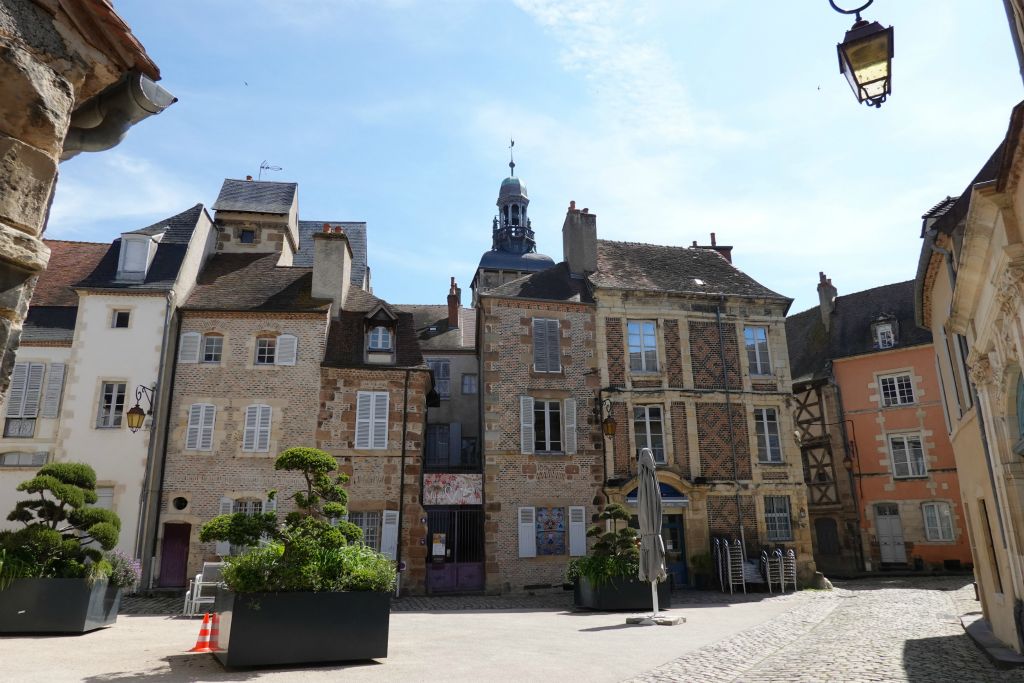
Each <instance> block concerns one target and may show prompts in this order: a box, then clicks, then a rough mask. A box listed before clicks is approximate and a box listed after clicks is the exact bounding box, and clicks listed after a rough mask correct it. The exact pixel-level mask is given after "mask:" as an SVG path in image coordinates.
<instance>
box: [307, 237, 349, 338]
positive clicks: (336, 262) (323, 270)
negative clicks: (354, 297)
mask: <svg viewBox="0 0 1024 683" xmlns="http://www.w3.org/2000/svg"><path fill="white" fill-rule="evenodd" d="M351 275H352V248H351V247H350V246H349V244H348V237H347V236H346V235H345V231H344V230H342V229H341V228H340V227H334V228H332V227H331V226H330V225H329V224H326V223H325V224H324V230H323V232H317V233H314V234H313V288H312V295H313V297H314V298H316V299H330V300H331V302H332V303H331V316H332V317H334V318H337V317H338V316H339V314H340V313H341V309H342V307H343V306H344V305H345V298H346V297H347V296H348V288H349V282H350V277H351Z"/></svg>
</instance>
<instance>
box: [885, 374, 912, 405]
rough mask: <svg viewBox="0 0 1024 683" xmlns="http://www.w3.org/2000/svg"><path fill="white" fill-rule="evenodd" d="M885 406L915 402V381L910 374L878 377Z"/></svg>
mask: <svg viewBox="0 0 1024 683" xmlns="http://www.w3.org/2000/svg"><path fill="white" fill-rule="evenodd" d="M878 384H879V387H880V388H881V390H882V405H883V406H886V407H888V406H902V405H907V404H908V403H913V402H914V383H913V382H912V381H911V379H910V375H909V374H902V375H889V376H886V377H879V378H878Z"/></svg>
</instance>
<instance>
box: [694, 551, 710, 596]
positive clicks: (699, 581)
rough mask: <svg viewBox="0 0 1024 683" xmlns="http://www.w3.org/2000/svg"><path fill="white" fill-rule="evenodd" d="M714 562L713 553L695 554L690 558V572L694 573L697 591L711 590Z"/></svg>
mask: <svg viewBox="0 0 1024 683" xmlns="http://www.w3.org/2000/svg"><path fill="white" fill-rule="evenodd" d="M713 568H714V560H713V559H712V558H711V553H695V554H693V555H691V556H690V571H691V572H693V586H694V588H696V589H697V590H702V591H703V590H707V589H709V588H711V575H712V573H713Z"/></svg>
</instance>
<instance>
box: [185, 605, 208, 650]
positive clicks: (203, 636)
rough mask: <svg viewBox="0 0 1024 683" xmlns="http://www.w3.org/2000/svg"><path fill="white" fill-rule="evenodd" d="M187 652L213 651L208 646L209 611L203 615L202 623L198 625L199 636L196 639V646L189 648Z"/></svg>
mask: <svg viewBox="0 0 1024 683" xmlns="http://www.w3.org/2000/svg"><path fill="white" fill-rule="evenodd" d="M189 652H213V648H212V647H210V613H209V612H207V613H206V614H204V615H203V625H202V626H200V627H199V638H198V639H197V640H196V646H195V647H194V648H192V649H191V650H189Z"/></svg>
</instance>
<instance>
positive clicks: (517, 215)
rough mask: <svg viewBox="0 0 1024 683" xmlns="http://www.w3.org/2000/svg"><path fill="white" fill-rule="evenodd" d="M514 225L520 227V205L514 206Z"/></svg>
mask: <svg viewBox="0 0 1024 683" xmlns="http://www.w3.org/2000/svg"><path fill="white" fill-rule="evenodd" d="M512 225H519V205H518V204H513V205H512Z"/></svg>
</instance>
